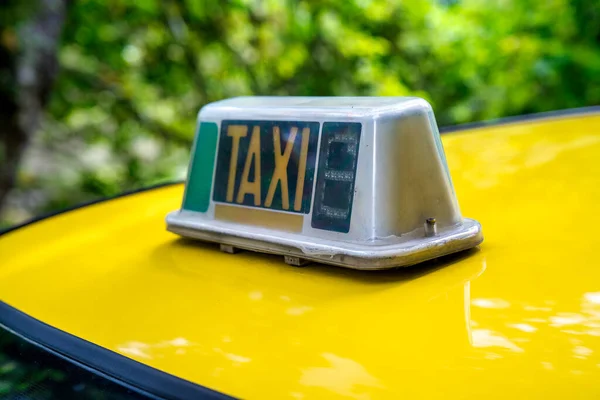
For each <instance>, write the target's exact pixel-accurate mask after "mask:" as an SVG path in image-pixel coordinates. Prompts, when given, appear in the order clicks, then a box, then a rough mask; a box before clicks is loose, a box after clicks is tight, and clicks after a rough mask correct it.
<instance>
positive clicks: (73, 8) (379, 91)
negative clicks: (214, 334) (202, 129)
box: [0, 0, 600, 222]
mask: <svg viewBox="0 0 600 400" xmlns="http://www.w3.org/2000/svg"><path fill="white" fill-rule="evenodd" d="M598 21H600V3H599V2H597V1H595V0H587V1H585V0H547V1H538V0H463V1H460V0H445V1H442V0H439V1H402V0H343V1H342V0H336V1H333V0H323V1H307V2H301V1H289V0H265V1H260V0H229V1H196V0H118V1H117V0H81V1H75V2H72V3H71V4H70V8H69V14H68V19H67V22H66V25H65V27H64V35H63V40H62V47H61V49H60V54H59V59H60V64H61V68H62V69H61V73H60V76H59V78H58V81H57V83H56V85H55V87H54V90H53V94H52V97H51V101H50V103H49V107H48V109H47V119H46V121H45V122H44V125H43V128H42V131H41V132H39V134H38V135H36V138H35V140H34V141H33V143H32V144H31V146H30V149H29V152H28V155H27V157H26V158H25V160H24V162H23V165H22V167H21V172H20V175H19V185H18V187H17V188H16V189H15V190H13V193H12V194H11V197H10V202H9V207H8V208H7V211H6V214H5V215H4V218H5V220H8V221H10V222H16V221H17V220H20V219H24V218H26V217H29V216H32V215H34V214H37V213H40V212H45V211H49V210H53V209H57V208H62V207H66V206H69V205H72V204H74V203H78V202H81V201H85V200H89V199H92V198H96V197H99V196H107V195H114V194H117V193H119V192H122V191H124V190H128V189H132V188H136V187H140V186H146V185H150V184H153V183H158V182H161V181H165V180H171V179H177V178H182V177H184V176H185V170H186V167H187V161H188V151H189V145H190V143H191V140H192V137H193V133H194V123H195V117H196V113H197V111H198V110H199V108H200V107H201V106H202V105H203V104H206V103H207V102H210V101H214V100H219V99H222V98H226V97H232V96H239V95H251V94H261V95H311V96H315V95H374V96H391V95H393V96H403V95H417V96H422V97H424V98H426V99H427V100H429V101H430V102H431V103H432V105H433V107H434V110H435V112H436V115H437V118H438V122H439V124H440V125H449V124H456V123H463V122H469V121H476V120H485V119H492V118H498V117H503V116H508V115H519V114H524V113H534V112H540V111H547V110H554V109H564V108H571V107H581V106H586V105H593V104H599V103H600V24H599V23H598ZM0 219H1V218H0Z"/></svg>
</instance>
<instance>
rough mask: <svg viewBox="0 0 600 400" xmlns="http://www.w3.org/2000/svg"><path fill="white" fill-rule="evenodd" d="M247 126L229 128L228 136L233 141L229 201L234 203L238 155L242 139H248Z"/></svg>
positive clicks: (228, 187)
mask: <svg viewBox="0 0 600 400" xmlns="http://www.w3.org/2000/svg"><path fill="white" fill-rule="evenodd" d="M247 133H248V127H247V126H246V125H230V126H228V127H227V136H229V137H231V138H232V140H233V145H232V146H231V158H230V159H229V178H228V179H227V201H230V202H231V201H233V188H234V187H235V173H236V171H237V162H238V153H239V151H240V138H243V137H246V134H247Z"/></svg>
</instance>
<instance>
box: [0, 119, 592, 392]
mask: <svg viewBox="0 0 600 400" xmlns="http://www.w3.org/2000/svg"><path fill="white" fill-rule="evenodd" d="M592 111H593V110H592ZM442 138H443V144H444V148H445V151H446V156H447V160H448V164H449V167H450V171H451V174H452V178H453V182H454V186H455V189H456V193H457V196H458V200H459V202H460V205H461V209H462V211H463V213H464V215H468V216H470V217H473V218H476V219H477V220H479V221H480V222H481V224H482V226H483V232H484V234H485V241H484V242H483V244H482V245H481V246H480V247H479V248H477V249H474V250H471V251H468V252H464V253H460V254H457V255H453V256H449V257H445V258H441V259H438V260H435V261H432V262H427V263H424V264H420V265H417V266H414V267H410V268H404V269H402V268H401V269H397V270H391V271H373V272H361V271H354V270H348V269H341V268H337V267H332V266H324V265H318V264H311V265H309V266H307V267H304V268H297V267H292V266H289V265H286V264H285V263H283V260H282V258H281V257H278V256H272V255H265V254H257V253H252V252H242V253H239V254H225V253H222V252H220V251H219V248H218V246H217V245H214V244H204V243H200V242H195V241H191V240H185V239H181V238H179V237H178V236H176V235H174V234H172V233H169V232H167V231H166V229H165V222H164V221H165V215H166V214H167V213H168V212H169V211H171V210H174V209H177V208H178V207H179V206H180V203H181V199H182V194H183V184H174V185H167V186H163V187H160V188H155V189H152V190H147V191H143V192H139V193H135V194H131V195H128V196H123V197H119V198H116V199H113V200H110V201H105V202H100V203H98V204H94V205H89V206H86V207H83V208H79V209H76V210H73V211H70V212H67V213H63V214H60V215H56V216H54V217H51V218H47V219H43V220H41V221H38V222H36V223H33V224H29V225H26V226H24V227H22V228H20V229H16V230H13V231H11V232H8V233H5V234H4V235H2V236H1V237H0V255H1V256H0V259H1V261H0V300H1V301H2V302H4V303H5V304H7V305H8V306H10V307H12V308H14V309H17V310H19V311H21V312H23V313H25V314H27V315H28V316H30V317H32V318H34V319H36V320H39V321H41V322H43V323H45V324H48V325H50V326H51V327H54V328H56V329H58V330H60V331H63V332H66V333H68V334H70V335H73V336H76V337H78V338H81V339H84V340H85V341H88V342H91V343H93V344H95V345H97V346H100V347H102V348H103V349H106V350H109V351H111V352H114V353H118V354H120V355H122V356H125V357H127V358H128V359H130V360H134V361H137V362H139V363H141V364H144V365H146V366H149V367H152V368H154V369H156V370H160V371H163V372H165V373H167V374H170V375H174V376H175V377H177V378H180V379H182V380H185V381H189V382H191V383H193V384H197V385H200V386H203V387H206V388H210V389H212V390H215V391H217V392H220V393H224V394H227V395H230V396H233V397H239V398H277V399H284V398H290V399H313V398H327V399H335V398H355V399H379V398H431V399H435V398H453V399H455V398H472V397H486V398H490V399H491V398H507V397H508V398H510V397H516V398H597V397H598V396H600V261H598V256H597V254H598V249H600V235H599V234H598V226H600V212H599V211H600V209H599V205H600V112H598V111H596V112H587V113H572V114H565V115H558V116H550V117H544V118H534V119H530V120H528V119H525V120H518V121H514V122H509V123H503V124H497V125H490V126H481V127H474V128H467V129H461V130H458V131H455V132H451V133H448V134H445V135H443V136H442ZM105 372H106V371H105ZM107 373H109V374H110V371H108V372H107Z"/></svg>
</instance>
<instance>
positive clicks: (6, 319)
mask: <svg viewBox="0 0 600 400" xmlns="http://www.w3.org/2000/svg"><path fill="white" fill-rule="evenodd" d="M0 326H3V327H5V329H7V330H8V331H10V332H11V333H13V334H16V335H18V336H20V337H21V338H23V339H25V340H27V341H28V342H30V343H32V344H34V345H36V346H38V347H41V348H42V349H44V350H47V351H50V352H52V353H53V354H55V355H57V356H59V357H62V358H63V359H65V360H66V361H68V362H71V363H74V364H75V365H77V366H79V367H84V368H86V369H87V370H88V371H91V372H94V373H97V374H99V375H101V376H103V377H105V378H108V379H110V380H112V381H114V382H116V383H117V384H120V385H122V386H125V387H127V388H129V389H131V390H134V391H136V392H138V393H141V394H144V395H146V396H152V397H158V398H162V399H169V400H187V399H210V400H212V399H231V398H232V397H230V396H227V395H225V394H223V393H219V392H216V391H214V390H212V389H209V388H206V387H204V386H200V385H198V384H195V383H192V382H189V381H186V380H184V379H181V378H178V377H176V376H174V375H171V374H168V373H166V372H162V371H160V370H158V369H155V368H152V367H149V366H147V365H145V364H142V363H140V362H138V361H135V360H132V359H130V358H127V357H125V356H122V355H120V354H118V353H115V352H113V351H110V350H108V349H105V348H103V347H100V346H98V345H95V344H93V343H91V342H88V341H86V340H83V339H81V338H78V337H76V336H73V335H71V334H69V333H67V332H64V331H61V330H60V329H57V328H54V327H52V326H50V325H48V324H45V323H44V322H42V321H39V320H37V319H35V318H33V317H31V316H29V315H27V314H25V313H23V312H21V311H19V310H17V309H16V308H14V307H12V306H10V305H8V304H6V303H5V302H3V301H0Z"/></svg>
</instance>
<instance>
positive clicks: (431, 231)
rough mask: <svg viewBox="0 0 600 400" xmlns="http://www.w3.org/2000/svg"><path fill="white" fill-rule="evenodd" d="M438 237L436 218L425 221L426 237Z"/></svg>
mask: <svg viewBox="0 0 600 400" xmlns="http://www.w3.org/2000/svg"><path fill="white" fill-rule="evenodd" d="M435 235H437V226H436V224H435V218H427V219H426V220H425V236H426V237H432V236H435Z"/></svg>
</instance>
